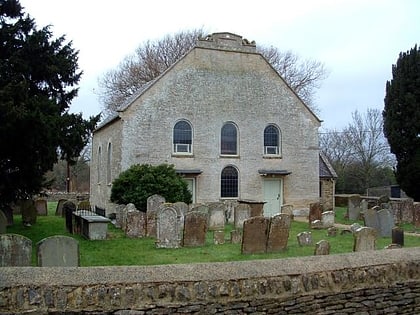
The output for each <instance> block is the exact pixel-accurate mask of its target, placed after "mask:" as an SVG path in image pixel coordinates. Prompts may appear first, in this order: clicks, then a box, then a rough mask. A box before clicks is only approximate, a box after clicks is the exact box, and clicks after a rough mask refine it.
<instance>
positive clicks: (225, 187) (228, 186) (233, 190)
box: [220, 166, 238, 198]
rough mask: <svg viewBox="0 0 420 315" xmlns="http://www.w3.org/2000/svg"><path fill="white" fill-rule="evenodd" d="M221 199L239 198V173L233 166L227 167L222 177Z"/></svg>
mask: <svg viewBox="0 0 420 315" xmlns="http://www.w3.org/2000/svg"><path fill="white" fill-rule="evenodd" d="M220 187H221V197H222V198H228V197H238V171H237V169H236V168H235V167H233V166H226V167H225V168H224V169H223V170H222V176H221V185H220Z"/></svg>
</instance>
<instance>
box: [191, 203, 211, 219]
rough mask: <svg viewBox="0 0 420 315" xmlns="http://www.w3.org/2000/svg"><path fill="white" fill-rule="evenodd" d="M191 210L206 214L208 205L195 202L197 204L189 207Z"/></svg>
mask: <svg viewBox="0 0 420 315" xmlns="http://www.w3.org/2000/svg"><path fill="white" fill-rule="evenodd" d="M191 212H200V213H204V214H206V215H207V216H208V215H209V206H208V205H200V204H197V205H194V206H193V207H192V208H191Z"/></svg>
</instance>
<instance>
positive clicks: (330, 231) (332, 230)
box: [327, 226, 338, 237]
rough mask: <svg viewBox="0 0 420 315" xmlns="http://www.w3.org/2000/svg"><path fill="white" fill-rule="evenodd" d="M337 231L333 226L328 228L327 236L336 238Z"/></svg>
mask: <svg viewBox="0 0 420 315" xmlns="http://www.w3.org/2000/svg"><path fill="white" fill-rule="evenodd" d="M337 232H338V229H337V228H336V227H335V226H332V227H330V228H328V230H327V236H333V237H334V236H337Z"/></svg>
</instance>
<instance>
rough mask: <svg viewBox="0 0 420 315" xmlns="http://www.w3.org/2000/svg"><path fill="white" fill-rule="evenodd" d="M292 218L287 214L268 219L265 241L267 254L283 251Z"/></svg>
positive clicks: (285, 246)
mask: <svg viewBox="0 0 420 315" xmlns="http://www.w3.org/2000/svg"><path fill="white" fill-rule="evenodd" d="M291 221H292V218H291V217H290V215H288V214H283V213H281V214H278V215H275V216H273V217H271V219H270V225H269V229H268V239H267V253H275V252H279V251H283V250H285V249H286V248H287V241H288V240H289V231H290V224H291Z"/></svg>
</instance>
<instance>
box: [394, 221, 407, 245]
mask: <svg viewBox="0 0 420 315" xmlns="http://www.w3.org/2000/svg"><path fill="white" fill-rule="evenodd" d="M392 243H393V244H398V245H400V246H401V247H403V246H404V229H403V228H401V227H398V226H396V227H394V228H392Z"/></svg>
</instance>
